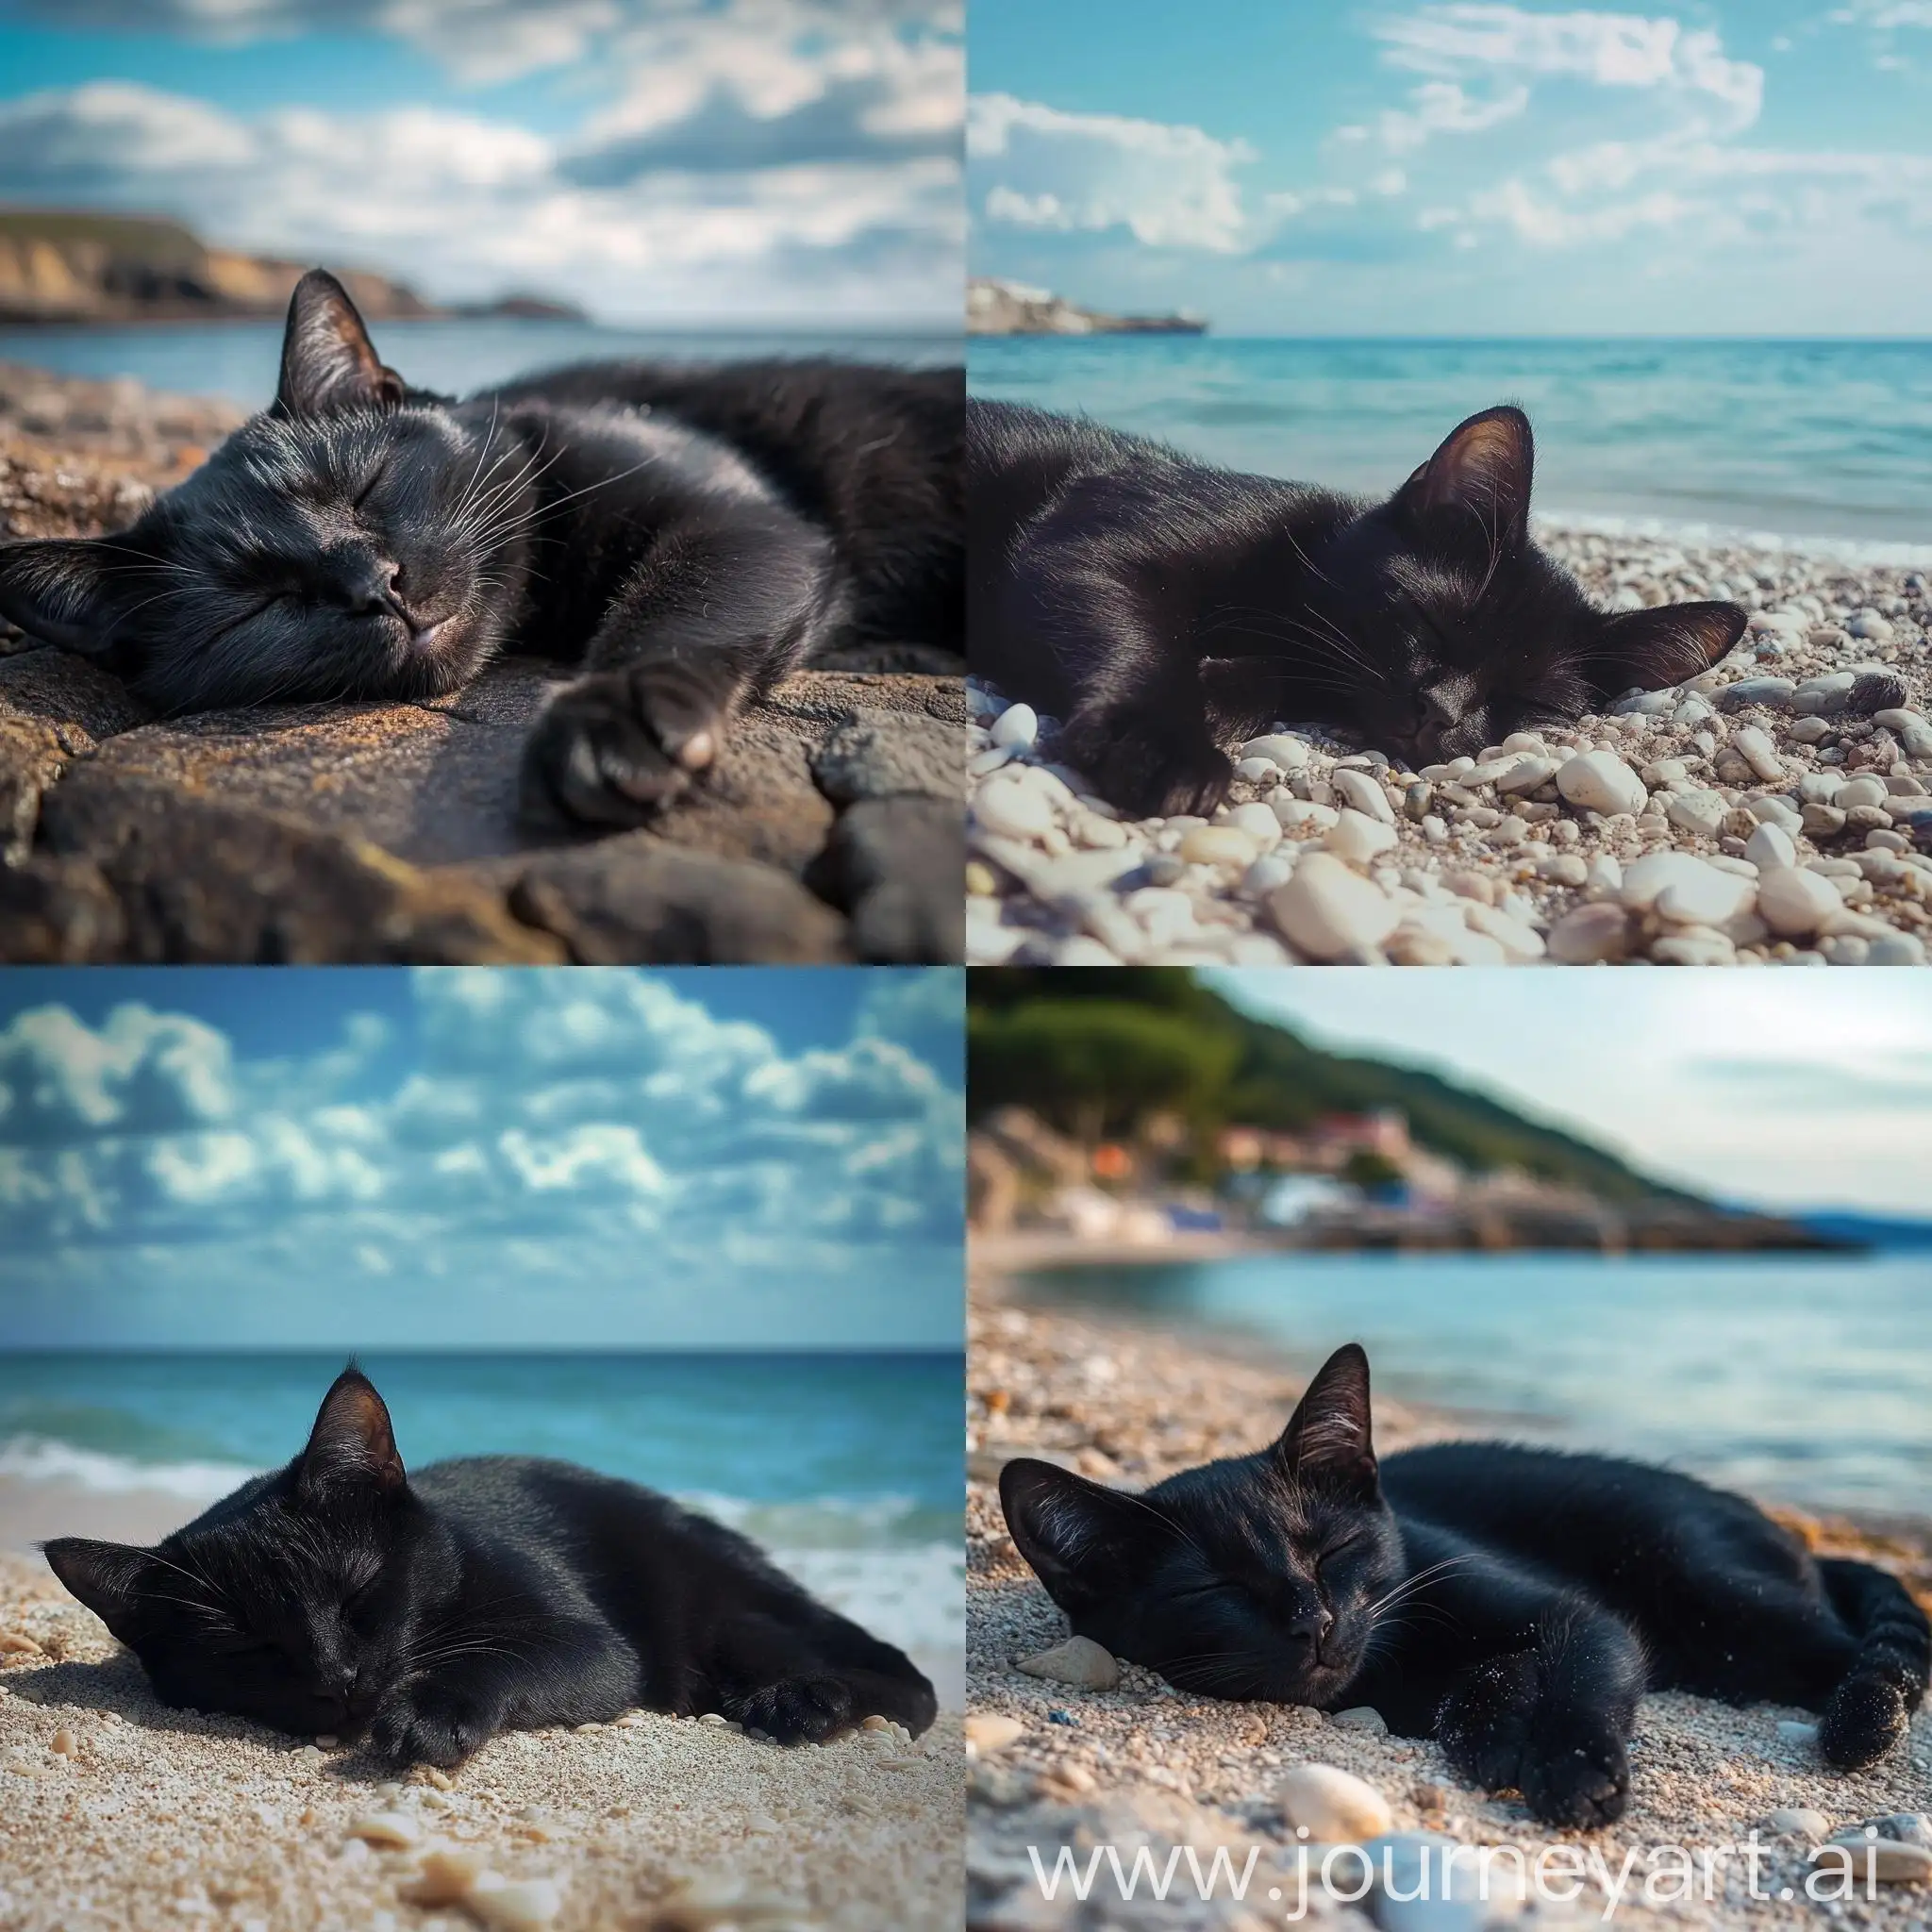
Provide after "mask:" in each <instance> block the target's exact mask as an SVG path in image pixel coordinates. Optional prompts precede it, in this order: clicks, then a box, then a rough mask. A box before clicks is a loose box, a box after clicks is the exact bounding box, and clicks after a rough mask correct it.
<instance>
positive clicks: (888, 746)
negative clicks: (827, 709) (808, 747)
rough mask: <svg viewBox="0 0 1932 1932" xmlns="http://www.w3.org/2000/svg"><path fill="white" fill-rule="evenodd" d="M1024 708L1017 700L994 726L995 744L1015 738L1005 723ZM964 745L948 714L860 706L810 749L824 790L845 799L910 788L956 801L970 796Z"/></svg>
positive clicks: (892, 793) (813, 770)
mask: <svg viewBox="0 0 1932 1932" xmlns="http://www.w3.org/2000/svg"><path fill="white" fill-rule="evenodd" d="M1024 710H1026V707H1025V706H1024V705H1015V706H1014V707H1013V708H1012V710H1009V711H1008V712H1007V713H1006V716H1005V717H1003V718H1001V720H1000V722H999V724H996V725H995V726H994V727H993V743H994V744H995V745H996V746H998V747H1000V748H1002V749H1006V748H1008V747H1010V746H1011V745H1012V744H1013V743H1014V741H1013V740H1012V739H1010V738H1005V739H1003V738H1001V737H1000V735H999V734H1000V727H1001V726H1002V725H1004V724H1006V722H1007V719H1008V718H1010V717H1011V716H1012V715H1013V711H1024ZM1027 716H1028V717H1029V718H1030V717H1031V716H1032V713H1031V712H1030V711H1028V712H1027ZM1028 742H1030V740H1029V741H1028ZM963 749H964V746H963V741H962V737H961V734H960V731H959V728H958V725H956V724H950V723H948V722H946V721H945V720H943V719H940V718H921V717H907V716H904V715H902V714H900V713H896V712H892V711H874V710H872V709H870V708H858V709H857V710H855V711H854V712H853V713H852V716H851V717H850V719H849V720H847V722H846V723H844V724H841V725H839V726H838V727H837V729H836V730H834V731H833V733H832V735H831V736H830V737H829V738H827V739H826V740H825V741H824V743H823V744H822V745H820V746H819V747H818V749H817V750H816V751H814V752H812V753H811V754H810V759H809V762H810V767H811V773H812V775H813V777H815V778H816V779H817V780H818V783H819V789H820V790H821V791H824V794H825V796H826V797H827V798H831V799H834V800H837V801H838V802H839V803H840V804H852V803H854V802H855V801H857V800H858V799H861V798H893V797H897V796H898V795H900V794H901V793H905V792H911V793H918V794H923V795H924V796H925V797H928V798H946V799H951V800H953V801H955V802H956V803H957V802H958V800H959V799H960V798H962V797H963V796H964V795H965V794H964V790H963V787H962V782H961V775H960V774H961V772H962V770H963V763H962V753H963Z"/></svg>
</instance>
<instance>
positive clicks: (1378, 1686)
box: [1000, 1343, 1932, 1825]
mask: <svg viewBox="0 0 1932 1932" xmlns="http://www.w3.org/2000/svg"><path fill="white" fill-rule="evenodd" d="M1000 1501H1001V1503H1002V1504H1003V1506H1004V1507H1005V1509H1006V1516H1007V1523H1008V1527H1009V1528H1010V1529H1011V1531H1012V1533H1013V1540H1014V1541H1015V1542H1016V1543H1017V1544H1018V1545H1019V1548H1020V1553H1021V1554H1022V1555H1023V1556H1024V1557H1025V1558H1026V1560H1027V1561H1028V1562H1029V1563H1030V1564H1032V1566H1033V1568H1034V1571H1035V1572H1036V1574H1038V1575H1039V1577H1040V1579H1041V1582H1042V1583H1043V1584H1045V1586H1046V1588H1047V1591H1048V1592H1049V1593H1050V1594H1051V1595H1052V1597H1053V1599H1054V1601H1055V1602H1056V1603H1058V1605H1059V1606H1060V1607H1061V1608H1062V1609H1064V1610H1065V1611H1066V1612H1067V1614H1068V1616H1069V1617H1071V1618H1072V1620H1073V1625H1074V1630H1075V1631H1076V1632H1078V1633H1079V1634H1080V1635H1082V1636H1085V1637H1091V1638H1092V1639H1093V1640H1094V1641H1097V1642H1099V1643H1103V1644H1105V1645H1106V1646H1107V1647H1108V1649H1109V1650H1111V1651H1113V1652H1114V1653H1115V1654H1116V1655H1117V1656H1120V1657H1127V1658H1129V1659H1131V1660H1132V1661H1134V1662H1137V1663H1141V1664H1145V1665H1147V1666H1148V1667H1149V1668H1150V1669H1153V1670H1157V1671H1158V1672H1159V1673H1160V1674H1162V1675H1163V1676H1165V1677H1166V1678H1167V1679H1168V1681H1169V1682H1170V1683H1173V1684H1174V1685H1176V1686H1178V1687H1179V1688H1181V1689H1183V1690H1188V1691H1197V1692H1199V1693H1200V1694H1202V1695H1204V1696H1208V1697H1228V1698H1254V1699H1258V1700H1262V1701H1265V1702H1268V1703H1274V1704H1305V1705H1313V1706H1315V1707H1317V1708H1319V1709H1324V1710H1335V1709H1341V1708H1345V1707H1349V1706H1353V1705H1373V1706H1374V1708H1375V1709H1377V1710H1378V1711H1380V1712H1381V1713H1382V1716H1383V1717H1384V1718H1385V1719H1386V1720H1387V1721H1388V1724H1389V1726H1390V1728H1391V1730H1392V1731H1394V1732H1396V1733H1398V1734H1399V1735H1401V1736H1403V1737H1411V1738H1422V1737H1434V1738H1437V1739H1439V1740H1441V1744H1442V1747H1443V1750H1444V1751H1445V1752H1446V1753H1447V1755H1448V1757H1449V1761H1450V1763H1451V1765H1452V1766H1453V1767H1454V1768H1455V1770H1456V1772H1457V1774H1458V1775H1459V1776H1462V1777H1465V1778H1467V1779H1469V1780H1470V1781H1471V1782H1472V1783H1473V1784H1475V1785H1478V1786H1480V1787H1482V1788H1484V1789H1486V1790H1509V1789H1513V1790H1520V1791H1521V1792H1522V1793H1523V1796H1524V1801H1525V1802H1526V1803H1527V1804H1528V1806H1529V1808H1530V1809H1531V1811H1533V1812H1534V1813H1535V1814H1536V1816H1537V1817H1539V1818H1540V1819H1542V1820H1544V1821H1546V1822H1547V1823H1549V1824H1576V1825H1594V1824H1607V1822H1608V1821H1610V1820H1611V1819H1614V1818H1617V1817H1619V1816H1621V1815H1622V1813H1623V1810H1624V1800H1625V1797H1626V1795H1627V1792H1628V1789H1629V1767H1628V1763H1627V1760H1626V1757H1625V1755H1624V1740H1625V1739H1626V1738H1627V1737H1628V1736H1629V1735H1630V1732H1631V1729H1632V1727H1633V1724H1634V1723H1635V1719H1636V1712H1637V1700H1638V1698H1639V1697H1640V1696H1641V1694H1642V1692H1643V1691H1646V1690H1652V1691H1662V1690H1675V1691H1692V1692H1695V1693H1697V1694H1698V1695H1700V1696H1705V1697H1715V1698H1721V1699H1723V1700H1724V1702H1725V1703H1729V1704H1747V1703H1754V1702H1758V1701H1763V1702H1769V1703H1776V1704H1791V1705H1796V1706H1798V1707H1800V1708H1802V1709H1806V1710H1813V1711H1818V1712H1821V1713H1822V1714H1823V1719H1824V1721H1823V1723H1822V1724H1821V1725H1820V1727H1819V1748H1820V1750H1821V1751H1822V1752H1823V1754H1824V1757H1825V1759H1826V1761H1827V1762H1829V1763H1831V1764H1834V1765H1836V1766H1838V1767H1840V1769H1843V1770H1856V1769H1857V1768H1859V1767H1861V1766H1864V1765H1868V1764H1871V1763H1872V1762H1874V1760H1875V1759H1876V1758H1878V1757H1880V1756H1882V1755H1883V1754H1884V1753H1885V1752H1886V1751H1888V1750H1890V1748H1891V1746H1892V1745H1893V1744H1894V1743H1896V1742H1897V1741H1898V1740H1899V1739H1900V1738H1901V1737H1902V1736H1903V1735H1904V1733H1905V1729H1906V1724H1907V1720H1908V1719H1909V1718H1910V1716H1911V1713H1912V1712H1913V1711H1914V1710H1915V1709H1916V1708H1917V1707H1918V1705H1919V1701H1920V1698H1921V1697H1922V1696H1923V1695H1924V1691H1925V1686H1926V1678H1927V1671H1928V1667H1932V1630H1928V1626H1927V1624H1926V1619H1925V1614H1924V1611H1923V1610H1921V1609H1920V1608H1919V1607H1918V1605H1917V1604H1916V1603H1914V1602H1913V1601H1912V1599H1911V1597H1910V1596H1908V1595H1907V1592H1906V1591H1905V1588H1904V1586H1903V1585H1901V1584H1900V1583H1899V1582H1897V1581H1896V1579H1894V1578H1893V1577H1891V1576H1890V1575H1888V1574H1886V1573H1885V1572H1884V1571H1882V1570H1879V1569H1876V1568H1874V1566H1873V1565H1871V1564H1869V1563H1859V1562H1854V1561H1851V1560H1848V1559H1844V1558H1837V1557H1816V1558H1814V1557H1811V1556H1809V1555H1808V1554H1807V1552H1806V1550H1805V1549H1804V1548H1803V1546H1802V1545H1801V1544H1800V1543H1799V1542H1798V1541H1797V1539H1796V1538H1795V1537H1793V1536H1791V1535H1790V1533H1789V1532H1788V1531H1786V1530H1783V1529H1781V1528H1779V1527H1778V1526H1777V1524H1774V1523H1773V1522H1772V1521H1771V1519H1770V1518H1769V1517H1767V1516H1766V1515H1764V1514H1763V1512H1762V1511H1760V1510H1759V1509H1757V1507H1755V1506H1754V1505H1753V1504H1751V1503H1748V1502H1746V1501H1744V1500H1743V1498H1741V1497H1739V1496H1732V1495H1726V1494H1725V1493H1724V1491H1719V1490H1713V1489H1708V1488H1707V1487H1706V1486H1705V1485H1704V1484H1703V1483H1700V1482H1696V1481H1693V1480H1692V1479H1691V1477H1689V1476H1685V1475H1678V1474H1674V1473H1673V1472H1671V1471H1668V1470H1662V1469H1652V1468H1647V1467H1645V1466H1644V1465H1643V1464H1641V1463H1635V1462H1620V1461H1615V1460H1612V1459H1611V1458H1609V1457H1601V1456H1566V1455H1560V1454H1557V1453H1556V1452H1554V1451H1550V1450H1541V1449H1524V1448H1517V1447H1514V1446H1512V1445H1510V1444H1508V1443H1504V1442H1446V1443H1441V1444H1439V1445H1435V1446H1431V1447H1428V1448H1423V1449H1408V1450H1404V1451H1403V1452H1401V1453H1400V1454H1399V1455H1395V1456H1391V1457H1388V1458H1387V1460H1386V1461H1383V1462H1380V1463H1379V1464H1378V1463H1377V1460H1376V1457H1375V1454H1374V1447H1373V1445H1372V1443H1371V1441H1370V1433H1369V1363H1368V1357H1366V1356H1365V1355H1364V1354H1363V1353H1362V1351H1361V1350H1360V1349H1359V1348H1358V1347H1357V1346H1356V1345H1355V1344H1353V1343H1350V1344H1349V1345H1348V1346H1346V1347H1344V1348H1341V1349H1338V1350H1337V1351H1336V1353H1335V1354H1334V1355H1333V1356H1332V1357H1329V1359H1328V1361H1327V1362H1326V1364H1325V1365H1324V1367H1323V1369H1322V1371H1321V1373H1320V1374H1318V1375H1316V1377H1315V1379H1314V1380H1313V1382H1311V1383H1310V1384H1309V1385H1308V1390H1307V1393H1306V1394H1305V1395H1304V1396H1303V1398H1302V1400H1301V1402H1300V1404H1299V1405H1298V1406H1297V1407H1296V1409H1295V1411H1294V1414H1293V1416H1292V1417H1291V1419H1290V1421H1289V1424H1288V1427H1287V1428H1286V1429H1285V1430H1284V1431H1283V1433H1282V1435H1281V1438H1280V1440H1279V1441H1277V1442H1275V1443H1274V1446H1273V1447H1272V1448H1268V1449H1264V1450H1262V1451H1260V1452H1259V1453H1258V1454H1257V1455H1254V1456H1246V1457H1239V1458H1235V1459H1232V1460H1228V1461H1223V1462H1211V1463H1208V1465H1206V1466H1205V1467H1204V1468H1200V1469H1191V1470H1186V1471H1183V1472H1182V1473H1181V1474H1179V1475H1174V1476H1170V1477H1169V1478H1168V1479H1167V1480H1166V1481H1165V1482H1162V1483H1157V1484H1156V1485H1155V1487H1154V1488H1153V1489H1151V1490H1148V1491H1146V1492H1145V1493H1144V1494H1141V1495H1128V1494H1124V1493H1123V1492H1121V1491H1116V1490H1108V1489H1104V1488H1102V1487H1101V1486H1100V1485H1098V1484H1096V1483H1091V1482H1088V1481H1086V1480H1084V1479H1083V1478H1081V1477H1079V1476H1077V1475H1070V1474H1067V1473H1066V1472H1065V1471H1063V1470H1061V1469H1058V1468H1056V1467H1055V1466H1054V1465H1053V1464H1051V1463H1046V1462H1039V1461H1034V1460H1032V1459H1030V1458H1022V1459H1020V1460H1018V1461H1014V1462H1009V1463H1008V1464H1007V1466H1006V1468H1005V1469H1004V1470H1003V1471H1002V1472H1001V1473H1000Z"/></svg>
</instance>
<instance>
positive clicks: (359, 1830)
mask: <svg viewBox="0 0 1932 1932" xmlns="http://www.w3.org/2000/svg"><path fill="white" fill-rule="evenodd" d="M349 1836H350V1837H351V1838H359V1839H361V1840H363V1841H364V1843H366V1844H372V1845H413V1844H416V1843H418V1842H419V1841H420V1840H421V1839H422V1837H423V1827H422V1825H421V1824H418V1823H417V1822H416V1820H415V1819H413V1818H412V1817H410V1815H409V1814H408V1812H407V1811H370V1812H364V1813H363V1814H361V1815H360V1816H359V1817H356V1818H352V1819H350V1821H349Z"/></svg>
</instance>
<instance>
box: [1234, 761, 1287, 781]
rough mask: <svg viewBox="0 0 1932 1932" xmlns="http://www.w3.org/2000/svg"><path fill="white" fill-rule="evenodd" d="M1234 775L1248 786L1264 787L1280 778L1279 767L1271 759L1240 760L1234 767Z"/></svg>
mask: <svg viewBox="0 0 1932 1932" xmlns="http://www.w3.org/2000/svg"><path fill="white" fill-rule="evenodd" d="M1234 774H1235V776H1236V777H1237V778H1241V779H1245V780H1246V782H1247V783H1248V784H1250V785H1266V784H1269V783H1271V782H1273V781H1274V779H1276V778H1279V777H1280V776H1281V767H1280V766H1279V765H1277V764H1276V763H1275V762H1274V759H1273V758H1241V759H1240V760H1239V761H1238V762H1237V763H1236V765H1235V768H1234Z"/></svg>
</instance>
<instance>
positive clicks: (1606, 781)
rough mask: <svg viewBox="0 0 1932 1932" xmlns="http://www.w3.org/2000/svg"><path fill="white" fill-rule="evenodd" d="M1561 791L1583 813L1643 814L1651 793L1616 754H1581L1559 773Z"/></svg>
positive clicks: (1558, 780)
mask: <svg viewBox="0 0 1932 1932" xmlns="http://www.w3.org/2000/svg"><path fill="white" fill-rule="evenodd" d="M1557 791H1560V792H1561V793H1562V794H1563V796H1564V797H1565V798H1566V799H1568V800H1569V801H1570V803H1571V804H1572V805H1574V806H1575V807H1576V808H1577V809H1578V810H1580V811H1598V812H1603V813H1605V814H1609V813H1611V812H1620V811H1629V812H1637V811H1641V810H1642V809H1643V808H1644V805H1645V804H1646V803H1647V801H1648V799H1649V796H1650V794H1649V793H1648V792H1647V791H1644V789H1643V783H1642V781H1641V779H1640V778H1639V777H1638V775H1637V774H1636V773H1635V772H1633V771H1632V770H1631V769H1630V767H1629V766H1628V765H1626V764H1625V763H1624V760H1623V759H1622V758H1619V757H1618V756H1617V755H1616V753H1615V752H1612V751H1589V752H1580V753H1578V754H1577V756H1576V757H1575V758H1572V759H1571V760H1570V761H1569V762H1568V763H1567V764H1565V765H1563V766H1562V767H1561V768H1560V769H1559V770H1558V771H1557Z"/></svg>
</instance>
